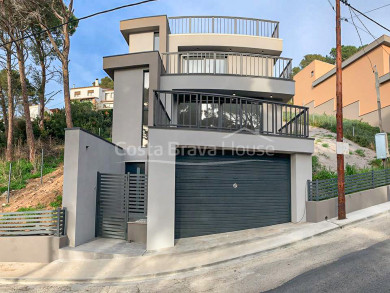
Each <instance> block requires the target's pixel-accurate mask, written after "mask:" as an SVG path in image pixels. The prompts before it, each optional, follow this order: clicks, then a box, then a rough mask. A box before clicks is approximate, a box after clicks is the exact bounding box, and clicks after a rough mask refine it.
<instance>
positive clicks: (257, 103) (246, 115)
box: [154, 91, 309, 138]
mask: <svg viewBox="0 0 390 293" xmlns="http://www.w3.org/2000/svg"><path fill="white" fill-rule="evenodd" d="M154 126H156V127H163V128H192V129H203V130H220V131H233V132H234V131H240V132H246V133H253V134H268V135H280V136H291V137H299V138H307V137H309V109H308V108H306V107H301V106H295V105H290V104H284V103H278V102H272V101H268V100H260V99H253V98H245V97H238V96H229V95H219V94H212V93H200V92H189V91H155V100H154Z"/></svg>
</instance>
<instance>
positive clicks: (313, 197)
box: [307, 169, 390, 201]
mask: <svg viewBox="0 0 390 293" xmlns="http://www.w3.org/2000/svg"><path fill="white" fill-rule="evenodd" d="M307 185H308V199H309V201H320V200H324V199H330V198H333V197H337V196H338V187H337V178H331V179H325V180H315V181H310V180H309V181H308V182H307ZM385 185H390V169H383V170H372V171H371V172H366V173H360V174H355V175H347V176H345V194H351V193H355V192H359V191H364V190H369V189H374V188H377V187H381V186H385Z"/></svg>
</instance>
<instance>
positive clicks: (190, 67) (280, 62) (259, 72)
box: [161, 51, 292, 80]
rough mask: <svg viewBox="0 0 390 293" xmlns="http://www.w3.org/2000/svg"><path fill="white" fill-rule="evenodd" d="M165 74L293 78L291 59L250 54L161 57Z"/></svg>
mask: <svg viewBox="0 0 390 293" xmlns="http://www.w3.org/2000/svg"><path fill="white" fill-rule="evenodd" d="M161 56H162V60H163V64H164V67H165V68H163V72H162V73H163V74H228V75H239V76H254V77H269V78H278V79H288V80H291V79H292V59H290V58H283V57H277V56H268V55H262V54H251V53H233V52H214V51H191V52H169V53H163V54H161Z"/></svg>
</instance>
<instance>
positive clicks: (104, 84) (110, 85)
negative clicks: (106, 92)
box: [100, 76, 114, 90]
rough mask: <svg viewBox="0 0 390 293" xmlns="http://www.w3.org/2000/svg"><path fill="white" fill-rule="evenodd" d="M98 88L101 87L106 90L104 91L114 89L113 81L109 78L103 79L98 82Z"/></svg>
mask: <svg viewBox="0 0 390 293" xmlns="http://www.w3.org/2000/svg"><path fill="white" fill-rule="evenodd" d="M100 86H101V87H103V88H106V89H112V90H113V89H114V81H113V80H112V79H111V78H109V77H108V76H106V77H103V78H102V79H101V80H100Z"/></svg>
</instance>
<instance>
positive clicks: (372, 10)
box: [348, 4, 390, 19]
mask: <svg viewBox="0 0 390 293" xmlns="http://www.w3.org/2000/svg"><path fill="white" fill-rule="evenodd" d="M388 6H390V4H385V5H382V6H380V7H377V8H374V9H371V10H368V11H366V12H364V13H366V14H367V13H370V12H374V11H376V10H379V9H382V8H385V7H388ZM352 18H354V16H352V17H349V18H348V19H352Z"/></svg>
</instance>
